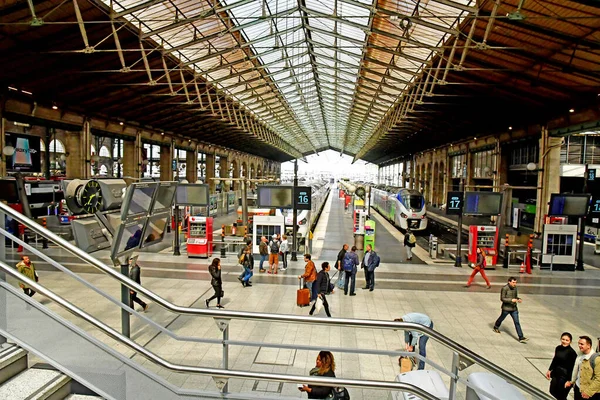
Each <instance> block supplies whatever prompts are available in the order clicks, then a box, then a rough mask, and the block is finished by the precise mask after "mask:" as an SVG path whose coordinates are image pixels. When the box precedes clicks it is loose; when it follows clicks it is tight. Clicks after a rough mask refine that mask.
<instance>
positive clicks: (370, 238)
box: [365, 220, 375, 250]
mask: <svg viewBox="0 0 600 400" xmlns="http://www.w3.org/2000/svg"><path fill="white" fill-rule="evenodd" d="M368 244H370V245H371V247H372V248H373V250H375V221H373V220H368V221H366V222H365V249H366V248H367V245H368Z"/></svg>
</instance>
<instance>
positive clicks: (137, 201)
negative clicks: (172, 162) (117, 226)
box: [121, 182, 157, 220]
mask: <svg viewBox="0 0 600 400" xmlns="http://www.w3.org/2000/svg"><path fill="white" fill-rule="evenodd" d="M156 188H157V184H156V183H154V182H152V183H134V184H132V185H131V186H129V187H128V188H127V192H126V193H125V199H124V201H123V204H122V205H121V219H122V220H125V219H126V218H127V217H131V216H133V215H139V214H148V213H149V212H150V207H151V205H152V198H153V196H154V193H155V192H156Z"/></svg>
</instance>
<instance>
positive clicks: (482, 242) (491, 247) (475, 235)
mask: <svg viewBox="0 0 600 400" xmlns="http://www.w3.org/2000/svg"><path fill="white" fill-rule="evenodd" d="M497 244H498V228H497V227H495V226H484V225H471V226H469V262H470V263H475V262H476V261H477V248H478V247H481V248H482V249H483V250H485V254H486V258H485V263H486V266H487V267H488V268H491V267H494V266H495V265H496V263H497V261H498V254H497V253H496V249H497V248H498V247H497Z"/></svg>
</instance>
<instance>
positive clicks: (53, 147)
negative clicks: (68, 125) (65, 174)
mask: <svg viewBox="0 0 600 400" xmlns="http://www.w3.org/2000/svg"><path fill="white" fill-rule="evenodd" d="M48 148H49V150H50V151H51V152H52V153H64V152H65V146H64V145H63V144H62V142H61V141H60V140H58V139H54V140H53V141H51V142H50V146H48Z"/></svg>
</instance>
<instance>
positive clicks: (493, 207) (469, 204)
mask: <svg viewBox="0 0 600 400" xmlns="http://www.w3.org/2000/svg"><path fill="white" fill-rule="evenodd" d="M501 207H502V193H497V192H465V202H464V211H463V214H470V215H482V216H485V215H498V214H500V209H501Z"/></svg>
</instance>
